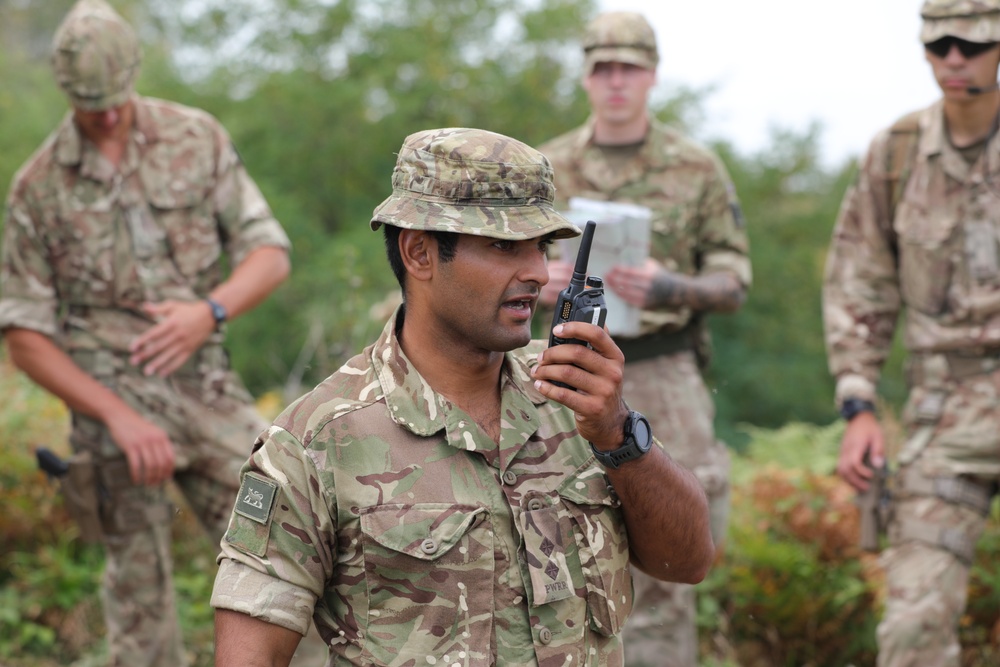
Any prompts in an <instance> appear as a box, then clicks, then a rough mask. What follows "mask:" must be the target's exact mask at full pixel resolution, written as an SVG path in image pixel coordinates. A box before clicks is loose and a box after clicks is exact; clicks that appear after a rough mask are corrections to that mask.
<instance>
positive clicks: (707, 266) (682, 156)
mask: <svg viewBox="0 0 1000 667" xmlns="http://www.w3.org/2000/svg"><path fill="white" fill-rule="evenodd" d="M593 136H594V119H593V118H591V119H590V121H588V122H587V123H586V124H585V125H583V126H581V127H578V128H576V129H575V130H572V131H570V132H568V133H566V134H564V135H562V136H560V137H556V138H555V139H553V140H551V141H549V142H547V143H545V144H544V145H542V146H540V147H539V150H540V151H541V152H542V153H544V154H545V156H546V157H547V158H549V161H550V162H552V168H553V170H554V171H555V185H556V197H557V198H558V201H557V204H558V205H559V206H562V207H565V206H566V204H567V201H568V200H569V198H571V197H584V198H587V199H595V200H598V201H614V202H624V203H629V204H636V205H639V206H645V207H647V208H649V209H651V210H652V211H653V218H652V227H651V232H652V238H651V239H650V250H649V252H650V256H651V257H652V258H653V259H655V260H657V261H658V262H659V263H660V264H662V265H663V266H664V267H665V268H666V269H668V270H670V271H676V272H679V273H683V274H685V275H690V276H693V275H701V274H707V273H714V272H718V271H731V272H732V273H734V274H735V275H736V276H737V277H738V278H739V279H740V281H741V282H742V283H743V285H744V286H747V287H749V285H750V281H751V270H750V258H749V255H748V253H749V242H748V240H747V234H746V228H745V224H744V220H743V214H742V213H741V211H740V207H739V202H738V200H737V198H736V191H735V189H734V188H733V186H732V183H731V182H730V180H729V176H728V175H727V174H726V170H725V167H723V165H722V163H721V162H720V161H719V159H718V158H717V157H715V156H714V155H713V154H712V153H710V152H709V151H708V150H706V149H705V148H703V147H701V146H699V145H698V144H696V143H695V142H693V141H691V140H690V139H687V138H686V137H684V136H683V135H682V134H680V133H679V132H677V131H676V130H674V129H672V128H669V127H666V126H664V125H660V124H658V123H655V122H652V123H650V127H649V132H648V133H647V135H646V138H645V140H644V141H643V143H642V146H641V147H640V148H639V150H638V153H637V154H636V156H635V157H634V158H633V159H631V160H629V161H628V162H626V163H625V164H624V165H623V166H622V165H618V164H612V163H611V162H609V160H608V159H607V158H606V156H605V155H604V153H603V152H602V150H601V148H600V147H599V146H597V145H595V144H594V142H593ZM693 315H694V313H693V312H692V311H691V309H689V308H683V309H680V310H676V309H659V310H644V311H643V313H642V319H641V324H640V326H641V331H640V333H641V334H643V335H644V334H649V333H653V332H655V331H660V330H664V331H676V330H679V329H682V328H684V327H685V326H686V325H687V324H688V323H689V322H690V321H691V318H692V316H693Z"/></svg>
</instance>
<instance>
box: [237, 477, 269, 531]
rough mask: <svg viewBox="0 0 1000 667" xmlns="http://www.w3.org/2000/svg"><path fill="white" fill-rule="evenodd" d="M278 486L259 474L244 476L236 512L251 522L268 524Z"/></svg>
mask: <svg viewBox="0 0 1000 667" xmlns="http://www.w3.org/2000/svg"><path fill="white" fill-rule="evenodd" d="M277 492H278V484H277V483H276V482H274V481H273V480H270V479H267V478H265V477H262V476H260V475H258V474H257V473H253V472H248V473H247V474H246V475H244V476H243V484H241V485H240V493H239V496H237V498H236V508H235V512H236V513H237V514H239V515H240V516H245V517H246V518H248V519H250V520H251V521H256V522H257V523H260V524H267V521H268V519H269V518H270V517H271V510H272V509H273V508H274V497H275V496H276V495H277Z"/></svg>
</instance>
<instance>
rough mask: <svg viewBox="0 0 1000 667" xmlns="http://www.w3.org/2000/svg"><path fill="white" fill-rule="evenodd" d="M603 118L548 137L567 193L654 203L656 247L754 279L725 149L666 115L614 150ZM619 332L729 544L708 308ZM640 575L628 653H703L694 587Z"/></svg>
mask: <svg viewBox="0 0 1000 667" xmlns="http://www.w3.org/2000/svg"><path fill="white" fill-rule="evenodd" d="M620 41H622V42H624V43H635V42H637V41H639V40H638V38H635V39H621V40H620ZM634 51H635V50H634V49H622V50H611V52H610V54H609V53H603V54H601V53H594V52H593V51H590V52H588V59H600V60H608V59H610V60H614V61H617V62H633V61H634V60H635V58H634V56H632V57H630V54H634ZM634 64H639V65H644V63H642V62H636V63H634ZM644 66H648V64H645V65H644ZM593 128H594V119H591V120H589V121H588V122H587V124H585V125H584V126H582V127H579V128H577V129H575V130H573V131H571V132H569V133H567V134H565V135H562V136H560V137H557V138H556V139H553V140H552V141H549V142H547V143H545V144H544V145H542V146H541V147H540V148H539V150H541V151H542V152H543V153H544V154H545V155H546V156H547V157H548V158H549V159H550V160H551V162H552V166H553V169H554V170H555V183H556V194H557V196H558V203H559V204H561V205H563V206H565V205H566V201H567V200H568V199H569V198H570V197H585V198H587V199H595V200H602V201H614V202H625V203H630V204H637V205H640V206H645V207H648V208H650V209H651V210H652V211H653V219H652V239H651V246H650V255H651V256H652V257H653V259H655V260H657V261H658V262H660V263H661V264H662V265H663V266H664V267H665V268H667V269H668V270H670V271H675V272H679V273H683V274H686V275H704V274H708V273H714V272H719V271H728V272H731V273H733V274H734V275H736V276H737V277H738V278H739V280H740V281H741V283H742V284H743V285H745V286H749V285H750V281H751V270H750V260H749V257H748V241H747V236H746V231H745V229H744V222H743V217H742V214H741V213H740V209H739V204H738V202H737V199H736V194H735V190H734V189H733V186H732V184H731V182H730V180H729V177H728V175H727V174H726V171H725V168H724V167H723V165H722V164H721V162H720V161H719V159H718V158H717V157H716V156H714V155H713V154H712V153H711V152H709V151H708V150H707V149H705V148H703V147H701V146H699V145H697V144H696V143H694V142H692V141H691V140H690V139H688V138H686V137H684V136H683V135H681V134H680V133H679V132H677V131H676V130H674V129H672V128H669V127H666V126H663V125H660V124H658V123H656V122H651V124H650V128H649V133H648V134H647V136H646V138H645V140H644V141H643V142H642V144H641V146H638V147H636V148H635V149H634V151H632V154H631V155H627V154H626V153H623V152H622V151H620V150H615V151H613V152H612V153H607V152H605V149H604V148H602V147H601V146H598V145H595V143H594V141H593V132H594V129H593ZM615 340H616V342H617V343H618V344H619V346H620V347H621V348H622V351H623V352H624V353H625V360H626V380H625V397H626V399H627V400H628V403H629V406H630V407H631V408H632V409H634V410H638V411H639V412H642V413H643V414H644V415H646V417H647V418H648V419H649V421H650V425H651V426H652V429H653V432H654V433H656V434H657V436H658V437H659V438H660V440H661V441H662V442H663V443H664V445H665V446H666V448H667V451H669V452H670V454H671V456H673V457H674V458H675V459H676V460H677V461H678V462H679V463H681V464H683V465H684V466H686V467H687V468H689V469H690V470H692V471H693V472H694V473H695V475H696V476H697V477H698V479H699V480H700V481H701V483H702V486H703V488H704V489H705V492H706V493H707V494H708V498H709V504H710V507H711V512H712V534H713V537H714V539H715V541H716V544H718V545H721V544H722V542H723V541H724V539H725V531H726V522H727V518H728V513H729V454H728V451H727V449H726V447H725V445H724V444H723V443H721V442H719V441H717V440H716V437H715V430H714V427H713V419H714V417H715V406H714V404H713V401H712V398H711V396H710V395H709V392H708V390H707V388H706V386H705V383H704V381H703V379H702V376H701V369H702V368H703V367H704V365H705V364H706V363H707V361H708V359H707V355H708V342H709V341H708V331H707V328H706V326H705V322H704V318H703V317H700V316H699V313H697V312H692V311H691V310H690V309H682V310H666V309H663V310H645V311H643V312H642V315H641V333H640V337H639V338H637V339H632V340H627V339H622V338H620V337H617V338H616V339H615ZM633 576H634V578H635V592H636V604H635V612H634V613H633V615H632V618H631V620H630V621H629V624H628V626H626V629H625V635H624V639H625V656H626V663H627V664H629V665H630V667H639V666H641V665H650V666H654V665H655V666H656V667H663V666H664V665H670V666H674V665H676V666H678V667H681V666H685V667H686V666H693V665H696V664H697V656H698V644H697V630H696V627H695V600H694V589H693V587H692V586H690V585H687V584H674V583H667V582H662V581H658V580H655V579H652V578H651V577H649V576H647V575H645V574H644V573H642V572H639V571H634V572H633Z"/></svg>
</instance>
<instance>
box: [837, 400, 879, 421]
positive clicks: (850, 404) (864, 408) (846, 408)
mask: <svg viewBox="0 0 1000 667" xmlns="http://www.w3.org/2000/svg"><path fill="white" fill-rule="evenodd" d="M862 412H871V413H872V414H874V413H875V404H874V403H872V402H871V401H866V400H865V399H863V398H848V399H845V400H844V402H843V403H841V404H840V416H841V417H843V418H844V420H845V421H851V420H852V419H854V418H855V417H857V416H858V415H860V414H861V413H862Z"/></svg>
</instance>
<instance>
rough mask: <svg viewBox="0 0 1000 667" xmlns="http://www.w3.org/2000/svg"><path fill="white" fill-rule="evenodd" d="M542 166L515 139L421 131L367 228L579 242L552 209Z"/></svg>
mask: <svg viewBox="0 0 1000 667" xmlns="http://www.w3.org/2000/svg"><path fill="white" fill-rule="evenodd" d="M554 194H555V186H554V185H553V184H552V166H551V165H550V164H549V161H548V158H546V157H545V156H544V155H542V154H541V153H539V152H538V151H536V150H535V149H534V148H531V147H530V146H527V145H525V144H523V143H521V142H520V141H517V140H516V139H511V138H510V137H505V136H504V135H502V134H496V133H494V132H487V131H486V130H473V129H467V128H445V129H440V130H424V131H423V132H417V133H415V134H411V135H410V136H408V137H407V138H406V139H405V140H404V141H403V147H402V148H401V149H400V151H399V156H398V158H397V160H396V168H395V169H393V171H392V194H391V195H390V196H389V198H388V199H386V200H385V201H384V202H382V203H381V204H379V205H378V207H377V208H376V209H375V212H374V213H372V219H371V227H372V229H378V228H379V226H380V225H383V224H386V225H394V226H396V227H404V228H406V229H429V230H433V231H440V232H457V233H459V234H474V235H476V236H489V237H492V238H498V239H506V240H509V241H523V240H525V239H533V238H536V237H539V236H544V235H546V234H549V233H554V234H555V238H568V237H571V236H577V235H578V234H580V230H579V229H578V228H577V227H576V226H575V225H573V223H571V222H570V221H569V220H567V219H566V218H564V217H562V216H561V215H559V214H558V213H556V211H555V209H554V208H553V207H552V200H553V195H554Z"/></svg>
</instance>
